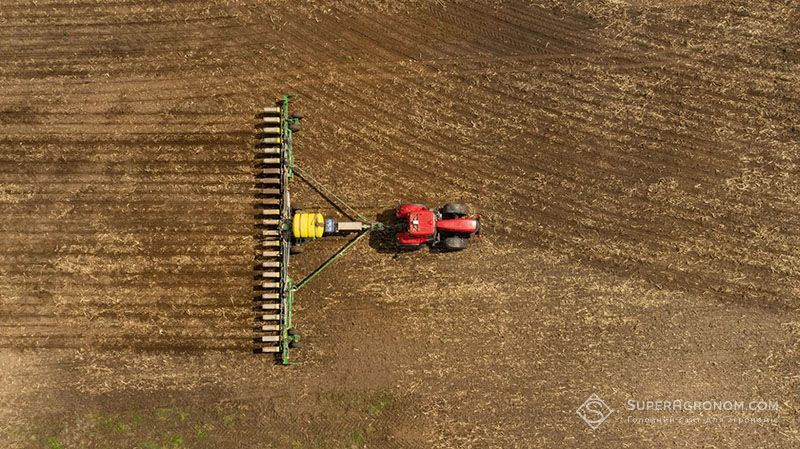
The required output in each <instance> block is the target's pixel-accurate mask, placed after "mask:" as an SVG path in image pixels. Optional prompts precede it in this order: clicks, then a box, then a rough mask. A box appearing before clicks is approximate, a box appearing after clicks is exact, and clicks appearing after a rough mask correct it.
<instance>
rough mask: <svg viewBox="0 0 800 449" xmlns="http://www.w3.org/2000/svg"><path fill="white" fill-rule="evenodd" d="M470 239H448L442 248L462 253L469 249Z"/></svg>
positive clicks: (444, 241)
mask: <svg viewBox="0 0 800 449" xmlns="http://www.w3.org/2000/svg"><path fill="white" fill-rule="evenodd" d="M468 243H469V239H465V238H464V237H447V238H445V239H444V240H443V241H442V246H443V247H444V249H446V250H447V251H460V250H462V249H464V248H466V247H467V244H468Z"/></svg>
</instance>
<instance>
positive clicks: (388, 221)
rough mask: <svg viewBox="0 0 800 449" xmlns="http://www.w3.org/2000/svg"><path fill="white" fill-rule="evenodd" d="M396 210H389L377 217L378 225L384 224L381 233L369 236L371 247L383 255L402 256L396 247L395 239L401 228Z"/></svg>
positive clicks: (373, 233) (373, 232)
mask: <svg viewBox="0 0 800 449" xmlns="http://www.w3.org/2000/svg"><path fill="white" fill-rule="evenodd" d="M394 212H395V209H394V208H392V209H387V210H385V211H383V212H380V213H379V214H378V215H376V216H375V221H376V222H377V223H382V224H383V229H381V230H380V231H372V232H370V234H369V246H371V247H372V249H374V250H375V251H377V252H379V253H382V254H400V251H398V250H397V245H395V242H394V238H395V234H396V232H397V229H398V227H399V222H398V221H397V217H396V216H395V213H394Z"/></svg>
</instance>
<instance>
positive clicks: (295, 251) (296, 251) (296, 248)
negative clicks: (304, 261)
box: [289, 245, 303, 254]
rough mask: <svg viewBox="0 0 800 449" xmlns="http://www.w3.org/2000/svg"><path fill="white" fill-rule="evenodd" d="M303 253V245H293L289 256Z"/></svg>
mask: <svg viewBox="0 0 800 449" xmlns="http://www.w3.org/2000/svg"><path fill="white" fill-rule="evenodd" d="M302 252H303V247H302V246H301V245H292V246H290V247H289V254H300V253H302Z"/></svg>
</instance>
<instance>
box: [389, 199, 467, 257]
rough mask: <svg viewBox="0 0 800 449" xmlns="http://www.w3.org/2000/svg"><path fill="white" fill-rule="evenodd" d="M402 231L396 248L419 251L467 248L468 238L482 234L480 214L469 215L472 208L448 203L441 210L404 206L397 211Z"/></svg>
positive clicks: (411, 205)
mask: <svg viewBox="0 0 800 449" xmlns="http://www.w3.org/2000/svg"><path fill="white" fill-rule="evenodd" d="M396 215H397V218H398V219H399V220H400V230H399V231H398V232H397V247H398V249H400V250H416V249H419V248H422V247H423V246H425V245H430V246H431V247H438V248H442V249H444V250H446V251H458V250H462V249H464V248H466V247H467V243H469V238H470V237H472V236H473V235H475V236H476V237H480V234H481V217H480V215H475V216H470V214H469V208H467V206H465V205H463V204H459V203H447V204H445V205H444V206H442V207H441V208H440V209H428V208H427V207H426V206H423V205H421V204H403V205H401V206H400V207H398V208H397V212H396Z"/></svg>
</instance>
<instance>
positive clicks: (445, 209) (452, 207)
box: [441, 203, 469, 218]
mask: <svg viewBox="0 0 800 449" xmlns="http://www.w3.org/2000/svg"><path fill="white" fill-rule="evenodd" d="M441 211H442V215H445V216H451V217H454V218H461V217H466V216H467V215H469V208H468V207H467V206H465V205H464V204H461V203H447V204H445V205H444V206H442V209H441Z"/></svg>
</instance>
